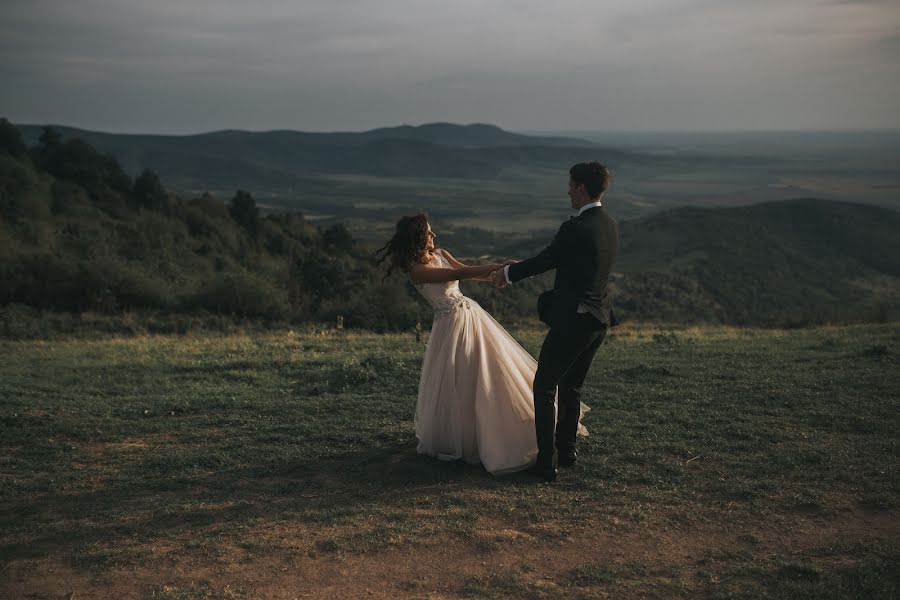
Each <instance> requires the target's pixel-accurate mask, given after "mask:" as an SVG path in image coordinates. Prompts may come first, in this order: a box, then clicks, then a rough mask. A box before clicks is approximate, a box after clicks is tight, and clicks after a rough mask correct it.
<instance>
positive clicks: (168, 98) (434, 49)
mask: <svg viewBox="0 0 900 600" xmlns="http://www.w3.org/2000/svg"><path fill="white" fill-rule="evenodd" d="M898 30H900V10H898V9H897V8H896V6H895V3H890V2H873V1H869V2H846V1H842V2H835V1H834V0H827V1H825V0H795V1H792V2H780V1H775V0H759V1H757V2H753V3H748V2H740V1H738V0H685V1H680V2H674V1H670V0H634V1H632V2H628V3H620V2H605V1H604V2H597V1H595V0H557V1H555V2H538V1H534V0H494V1H492V2H483V1H482V0H478V1H476V0H458V1H456V2H435V1H432V0H380V1H379V2H377V3H374V2H371V1H366V0H336V1H334V2H287V1H284V2H281V1H274V0H261V1H257V2H253V3H246V2H237V1H234V0H215V1H214V0H194V1H190V2H184V1H183V0H182V1H175V0H155V1H154V2H140V1H138V0H117V1H113V0H80V1H79V2H64V1H62V0H29V1H27V2H26V1H24V0H6V1H5V2H4V3H2V4H0V33H2V36H0V77H2V78H3V80H4V81H5V82H9V84H10V87H12V88H14V91H13V92H12V93H11V94H9V95H8V96H7V97H6V98H5V99H4V102H3V106H4V108H3V109H2V110H4V111H6V114H7V116H9V117H10V118H12V119H13V120H19V121H22V120H28V121H39V122H46V121H57V122H66V123H72V124H81V125H84V126H92V127H99V128H106V129H117V130H120V129H122V130H160V131H198V130H203V129H211V128H220V127H247V128H281V127H293V128H305V129H352V128H367V127H375V126H379V125H386V124H393V123H398V122H424V121H433V120H455V121H462V122H472V121H491V122H496V123H498V124H501V125H504V126H507V127H512V128H523V129H541V128H547V129H550V128H579V127H580V126H581V124H583V123H600V124H601V125H604V126H607V127H615V128H624V129H633V128H637V129H647V128H649V129H685V128H702V129H716V128H756V127H763V128H779V127H791V126H793V127H810V128H816V127H826V126H831V127H861V126H867V127H880V126H893V127H897V126H900V115H898V112H897V111H896V109H895V108H893V107H894V106H896V105H898V104H900V84H897V83H896V82H897V81H900V68H898V64H900V61H898V60H897V58H898V42H897V35H896V32H897V31H898ZM110 105H114V106H115V108H114V109H110V108H109V107H110ZM855 107H859V108H860V109H861V110H856V109H855ZM163 109H165V110H163ZM598 114H600V115H602V118H601V119H598V117H597V115H598Z"/></svg>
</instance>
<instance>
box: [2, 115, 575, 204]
mask: <svg viewBox="0 0 900 600" xmlns="http://www.w3.org/2000/svg"><path fill="white" fill-rule="evenodd" d="M17 127H18V129H19V131H20V132H21V133H22V137H23V138H24V139H25V141H26V143H28V144H29V145H31V144H34V143H35V142H36V141H37V139H38V138H39V137H40V134H41V131H42V130H43V127H44V126H40V125H18V126H17ZM53 128H54V129H55V130H56V131H58V132H59V133H60V134H61V135H62V137H63V139H72V138H80V139H82V140H84V141H86V142H87V143H89V144H91V145H92V146H94V147H95V148H97V149H98V150H99V151H100V152H102V153H105V154H111V155H113V156H115V157H116V158H117V159H118V160H119V162H121V163H122V165H123V166H124V167H125V169H126V170H127V171H129V172H130V173H132V174H136V173H138V172H140V171H141V170H143V169H151V170H153V171H156V172H157V173H158V174H159V175H160V176H161V177H162V178H163V180H164V181H166V182H167V183H168V184H170V185H173V186H175V187H178V188H193V187H198V188H209V187H219V188H229V187H245V188H249V189H256V188H260V189H271V188H272V187H282V186H285V185H290V184H292V183H303V181H304V178H308V177H315V176H316V175H318V174H321V173H323V172H324V173H328V172H331V173H358V174H360V173H361V174H368V175H381V176H391V177H448V178H490V177H494V176H496V174H497V173H498V172H500V170H502V169H503V168H505V167H509V166H513V165H539V164H546V165H552V166H555V167H558V166H559V165H560V164H567V163H570V162H573V161H575V160H578V159H579V157H583V155H584V148H586V147H591V146H592V144H591V143H590V142H587V141H585V140H581V139H577V138H564V137H538V136H529V135H520V134H516V133H511V132H508V131H504V130H503V129H500V128H499V127H496V126H493V125H485V124H473V125H455V124H452V123H431V124H427V125H420V126H415V127H414V126H409V125H403V126H400V127H385V128H380V129H373V130H371V131H365V132H359V133H354V132H335V133H309V132H302V131H265V132H249V131H237V130H225V131H216V132H211V133H203V134H197V135H143V134H112V133H102V132H98V131H88V130H84V129H76V128H71V127H62V126H53Z"/></svg>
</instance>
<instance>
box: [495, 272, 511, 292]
mask: <svg viewBox="0 0 900 600" xmlns="http://www.w3.org/2000/svg"><path fill="white" fill-rule="evenodd" d="M491 281H493V282H494V285H496V286H497V287H498V288H504V287H506V286H507V285H509V284H507V282H506V275H504V274H503V269H497V270H496V271H494V272H493V273H491Z"/></svg>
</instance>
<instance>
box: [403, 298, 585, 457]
mask: <svg viewBox="0 0 900 600" xmlns="http://www.w3.org/2000/svg"><path fill="white" fill-rule="evenodd" d="M536 370H537V361H535V360H534V358H533V357H532V356H531V355H530V354H529V353H528V352H527V351H526V350H525V349H524V348H522V346H520V345H519V343H518V342H516V340H515V339H514V338H513V337H512V336H511V335H510V334H509V333H508V332H507V331H506V330H505V329H504V328H503V327H502V326H501V325H500V324H499V323H498V322H497V321H496V320H495V319H494V318H493V317H492V316H491V315H490V314H488V313H487V312H486V311H485V310H484V309H482V308H481V307H480V306H479V305H478V303H477V302H475V301H474V300H472V299H470V298H466V299H465V301H464V302H462V303H461V304H460V305H459V306H457V307H456V308H454V309H453V310H451V311H449V312H447V313H445V314H438V315H436V316H435V320H434V324H433V325H432V328H431V334H430V336H429V338H428V346H427V348H426V350H425V357H424V359H423V362H422V375H421V378H420V380H419V394H418V400H417V403H416V419H415V421H416V437H417V438H418V440H419V444H418V452H419V453H420V454H427V455H429V456H433V457H436V458H438V459H441V460H460V459H461V460H464V461H465V462H467V463H473V464H474V463H478V462H480V463H482V464H483V465H484V468H485V469H486V470H487V471H489V472H490V473H493V474H495V475H496V474H502V473H508V472H513V471H518V470H521V469H524V468H526V467H528V466H529V465H530V464H532V463H533V462H534V460H535V458H536V457H537V439H536V436H535V429H534V400H533V392H532V385H533V383H534V374H535V371H536ZM587 410H588V409H587V407H586V406H585V405H583V404H582V416H583V415H584V413H585V412H587ZM579 434H580V435H587V430H586V429H585V428H584V427H583V426H581V425H579Z"/></svg>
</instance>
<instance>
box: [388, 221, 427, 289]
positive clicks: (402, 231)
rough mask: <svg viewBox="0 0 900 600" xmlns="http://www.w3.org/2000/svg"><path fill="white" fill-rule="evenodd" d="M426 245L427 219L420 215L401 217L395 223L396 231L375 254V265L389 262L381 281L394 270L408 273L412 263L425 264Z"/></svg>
mask: <svg viewBox="0 0 900 600" xmlns="http://www.w3.org/2000/svg"><path fill="white" fill-rule="evenodd" d="M427 243H428V217H427V216H426V215H424V214H422V213H419V214H417V215H413V216H411V217H402V218H401V219H400V220H399V221H397V230H396V231H395V232H394V237H392V238H391V239H390V240H388V242H387V243H386V244H385V245H384V246H382V247H381V249H379V250H378V251H377V252H376V253H375V258H376V264H379V265H380V264H381V263H383V262H384V261H386V260H389V263H388V270H387V273H386V274H385V276H384V277H382V278H381V280H382V281H384V280H385V279H387V278H388V277H389V276H390V275H391V273H393V272H394V269H400V270H401V271H402V272H404V273H408V272H409V269H410V267H412V265H413V263H419V264H422V265H424V264H427V263H428V258H427V257H426V252H425V247H426V246H427Z"/></svg>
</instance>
